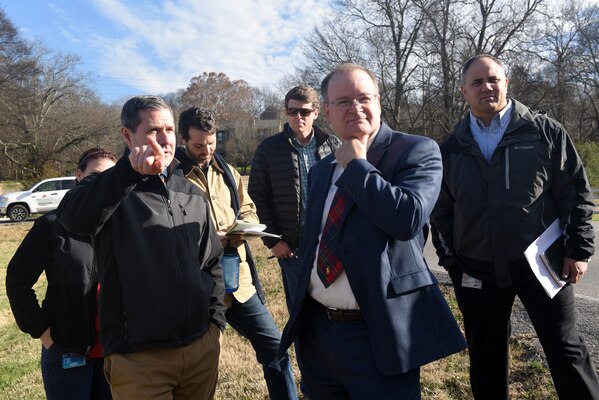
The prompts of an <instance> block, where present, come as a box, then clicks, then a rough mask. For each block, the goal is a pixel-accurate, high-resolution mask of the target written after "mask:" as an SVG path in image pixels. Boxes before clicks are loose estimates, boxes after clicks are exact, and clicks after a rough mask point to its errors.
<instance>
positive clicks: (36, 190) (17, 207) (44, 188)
mask: <svg viewBox="0 0 599 400" xmlns="http://www.w3.org/2000/svg"><path fill="white" fill-rule="evenodd" d="M73 186H75V177H74V176H65V177H60V178H52V179H44V180H43V181H41V182H38V183H36V184H35V185H33V186H32V187H31V189H29V190H25V191H24V192H12V193H5V194H3V195H2V196H0V215H6V216H8V218H10V220H11V221H13V222H19V221H25V220H26V219H27V217H28V216H30V215H31V214H41V213H46V212H49V211H52V210H55V209H56V208H58V204H59V203H60V201H61V200H62V198H63V197H64V195H65V194H66V192H67V191H68V190H69V189H70V188H72V187H73Z"/></svg>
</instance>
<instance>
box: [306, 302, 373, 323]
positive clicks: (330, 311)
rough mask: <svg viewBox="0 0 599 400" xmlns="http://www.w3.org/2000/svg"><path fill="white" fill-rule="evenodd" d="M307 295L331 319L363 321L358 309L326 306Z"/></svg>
mask: <svg viewBox="0 0 599 400" xmlns="http://www.w3.org/2000/svg"><path fill="white" fill-rule="evenodd" d="M308 297H309V298H310V299H311V300H312V303H314V305H315V306H316V307H317V308H319V309H320V310H322V311H323V312H324V313H325V315H326V317H327V318H328V319H329V320H331V321H337V322H357V321H364V318H363V317H362V312H361V311H360V310H339V309H337V308H330V307H327V306H325V305H323V304H321V303H319V302H318V301H316V300H314V299H312V298H311V297H310V296H308Z"/></svg>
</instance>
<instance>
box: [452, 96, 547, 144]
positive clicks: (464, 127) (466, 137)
mask: <svg viewBox="0 0 599 400" xmlns="http://www.w3.org/2000/svg"><path fill="white" fill-rule="evenodd" d="M510 100H511V102H512V118H511V119H510V123H509V125H508V127H507V129H506V131H505V134H504V137H506V138H507V137H509V136H510V135H514V132H516V131H518V129H519V128H521V127H522V126H523V125H528V124H532V123H533V121H534V118H535V117H536V116H537V115H539V114H540V113H539V112H538V111H534V110H532V109H531V108H529V107H527V106H525V105H524V104H522V103H520V102H519V101H517V100H514V99H512V98H510ZM452 134H453V135H455V136H456V138H457V139H458V142H459V143H460V144H461V145H462V146H470V145H476V141H475V140H474V138H473V137H472V133H471V132H470V111H468V113H467V114H466V115H465V116H464V118H462V119H461V120H460V121H459V122H458V123H457V124H456V125H455V127H454V128H453V133H452Z"/></svg>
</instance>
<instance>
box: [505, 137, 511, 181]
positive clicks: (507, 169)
mask: <svg viewBox="0 0 599 400" xmlns="http://www.w3.org/2000/svg"><path fill="white" fill-rule="evenodd" d="M505 189H506V190H510V147H509V146H506V148H505Z"/></svg>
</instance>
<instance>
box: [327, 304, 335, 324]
mask: <svg viewBox="0 0 599 400" xmlns="http://www.w3.org/2000/svg"><path fill="white" fill-rule="evenodd" d="M325 309H326V310H327V318H328V319H329V320H331V321H334V319H333V316H332V315H331V311H334V310H332V309H331V308H329V307H325Z"/></svg>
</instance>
